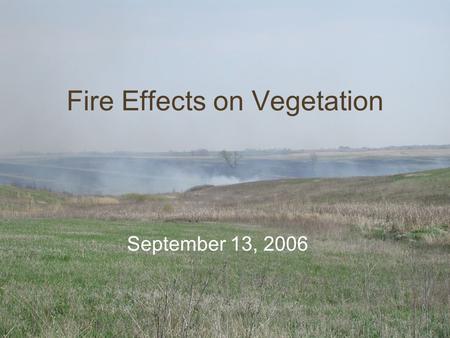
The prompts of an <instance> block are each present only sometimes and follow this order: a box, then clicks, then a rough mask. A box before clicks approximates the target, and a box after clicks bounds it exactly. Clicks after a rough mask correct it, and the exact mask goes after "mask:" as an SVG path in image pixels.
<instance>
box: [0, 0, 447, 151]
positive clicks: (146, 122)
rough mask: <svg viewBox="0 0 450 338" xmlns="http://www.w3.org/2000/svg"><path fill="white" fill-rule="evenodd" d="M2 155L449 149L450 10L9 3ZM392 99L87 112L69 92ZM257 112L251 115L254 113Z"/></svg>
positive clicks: (395, 4)
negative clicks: (373, 108)
mask: <svg viewBox="0 0 450 338" xmlns="http://www.w3.org/2000/svg"><path fill="white" fill-rule="evenodd" d="M0 41H1V47H0V48H1V50H0V51H1V53H0V91H1V94H0V95H1V100H0V153H4V152H15V151H84V150H89V151H113V150H128V151H164V150H189V149H197V148H209V149H242V148H284V147H287V148H297V149H298V148H322V147H338V146H353V147H360V146H386V145H406V144H449V143H450V110H449V107H450V2H449V1H447V0H445V1H444V0H442V1H437V0H432V1H412V0H404V1H395V0H382V1H370V2H369V1H356V0H355V1H345V0H343V1H260V0H253V1H242V0H240V1H224V0H222V1H167V0H165V1H119V0H117V1H111V0H108V1H58V0H54V1H45V0H41V1H36V0H30V1H21V0H0ZM70 88H80V89H88V90H89V91H90V92H91V93H93V94H103V95H113V96H115V97H120V92H121V90H122V89H124V88H136V89H146V88H149V89H156V90H158V92H159V93H161V94H163V93H165V94H170V95H175V94H178V93H184V92H185V91H186V90H188V89H189V90H191V91H192V92H194V93H195V94H201V95H205V96H207V97H212V96H214V95H216V94H221V93H226V94H229V95H233V94H242V95H243V96H244V97H248V98H249V99H250V96H249V94H250V91H251V90H252V89H258V90H265V89H271V90H272V91H273V92H276V93H279V94H282V95H300V96H304V95H307V94H315V93H317V91H318V90H322V91H326V92H330V93H334V92H336V93H338V92H340V91H341V90H348V89H351V90H352V91H353V92H354V93H362V94H366V95H369V94H378V95H382V96H383V103H384V107H383V112H381V113H380V112H363V113H361V112H353V113H348V112H347V113H345V112H338V113H336V112H333V113H332V112H328V113H325V112H307V113H304V114H301V115H299V116H297V117H289V116H287V115H286V114H284V113H282V112H273V111H266V112H257V111H255V110H254V109H246V110H245V111H243V112H222V113H220V112H216V111H212V110H208V111H203V112H187V111H183V112H122V111H121V110H120V105H119V107H118V108H117V107H116V109H115V111H114V112H83V111H72V112H68V110H67V90H68V89H70ZM248 106H249V107H251V105H248Z"/></svg>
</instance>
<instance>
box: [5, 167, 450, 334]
mask: <svg viewBox="0 0 450 338" xmlns="http://www.w3.org/2000/svg"><path fill="white" fill-rule="evenodd" d="M449 183H450V170H449V169H445V170H435V171H428V172H423V173H417V174H407V175H395V176H388V177H374V178H352V179H326V180H325V179H320V180H315V179H311V180H283V181H276V182H258V183H248V184H240V185H234V186H228V187H215V188H207V189H203V190H199V191H195V192H193V193H187V194H183V195H181V196H179V197H178V198H180V199H189V200H196V199H197V200H200V201H203V200H211V199H212V200H223V201H229V200H230V199H231V200H236V201H240V200H242V201H248V200H252V201H255V203H256V202H258V201H265V200H268V199H269V197H270V196H272V197H273V196H274V195H275V196H278V197H279V198H285V200H289V199H295V200H296V201H300V202H301V201H305V202H317V203H322V202H325V203H334V202H336V203H337V202H340V201H342V200H346V201H350V202H351V201H355V202H369V203H370V202H377V201H380V200H387V201H397V202H404V203H421V204H424V205H429V204H432V205H439V206H444V207H445V206H446V205H448V203H449V192H450V184H449ZM139 199H141V198H139ZM143 199H144V200H148V199H147V198H143ZM129 200H130V198H129V197H128V198H123V199H120V198H119V199H117V200H116V203H119V204H118V205H117V208H124V207H126V206H127V205H128V203H130V201H129ZM149 200H150V202H151V201H153V198H150V199H149ZM104 202H105V201H104V199H100V200H97V199H90V200H89V203H90V206H91V207H95V204H96V203H98V204H99V205H100V204H102V203H104ZM70 203H73V200H72V198H71V197H68V196H64V195H59V194H53V193H48V192H45V191H35V190H26V189H19V188H14V187H0V206H1V207H0V208H5V207H6V208H7V207H10V206H13V207H14V208H19V209H20V208H25V209H27V208H29V205H30V204H32V205H33V206H34V207H35V206H38V207H39V206H42V205H64V204H70ZM133 203H141V202H139V201H137V202H133ZM142 203H144V204H143V206H144V209H146V208H147V207H146V204H145V203H147V202H145V201H143V202H142ZM152 203H153V202H152ZM164 203H165V202H164ZM286 231H289V232H294V233H295V234H302V233H301V231H302V230H298V231H297V232H295V229H292V228H289V230H286V229H277V228H273V227H272V228H270V229H265V228H261V227H254V226H240V227H237V226H232V225H228V224H212V223H198V224H192V223H190V224H185V223H170V222H166V223H157V222H156V223H152V222H140V221H130V220H123V221H120V222H119V221H102V220H89V219H83V220H81V219H41V220H27V219H24V220H14V219H11V220H7V219H3V220H0V261H1V266H0V334H3V335H6V334H9V336H17V337H21V336H24V335H31V336H46V337H48V336H133V335H134V336H155V335H160V336H161V335H165V336H181V335H183V334H185V335H188V336H212V335H213V336H218V335H222V336H236V337H242V336H248V337H249V336H281V337H282V336H299V335H302V336H342V337H347V336H355V337H358V336H370V337H376V336H392V337H396V336H398V337H401V336H421V337H447V336H449V335H450V326H449V322H450V318H449V313H450V305H449V294H450V285H449V282H448V281H449V280H450V264H449V262H450V253H449V251H448V250H443V249H442V248H440V247H434V246H426V245H416V244H410V243H409V242H396V241H381V240H378V239H374V238H371V239H369V238H365V237H362V236H361V235H360V234H359V233H354V232H345V233H344V234H343V235H342V234H341V235H340V236H338V235H336V236H335V235H328V234H324V235H321V234H320V233H314V234H313V235H311V236H310V238H309V245H310V247H309V249H308V251H307V252H306V253H300V252H297V253H262V252H259V253H258V254H249V253H235V252H232V251H230V250H229V251H227V252H225V253H223V254H217V253H215V254H214V253H203V254H198V253H197V254H160V255H158V256H156V257H152V256H150V255H148V254H142V253H139V254H136V253H129V252H127V251H126V239H127V237H128V236H130V235H134V234H136V235H140V236H145V237H152V238H155V237H158V238H161V237H163V236H169V237H171V238H179V239H185V238H193V237H195V236H197V235H198V234H200V235H202V236H204V237H205V238H225V239H228V240H229V239H230V238H231V237H233V236H234V235H235V234H241V235H245V234H250V235H252V236H253V237H254V238H255V241H256V243H257V244H258V247H259V248H261V247H262V245H261V244H262V242H261V241H262V238H263V237H264V236H265V235H266V234H277V233H282V234H285V233H286Z"/></svg>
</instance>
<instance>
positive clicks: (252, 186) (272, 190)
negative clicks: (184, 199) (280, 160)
mask: <svg viewBox="0 0 450 338" xmlns="http://www.w3.org/2000/svg"><path fill="white" fill-rule="evenodd" d="M190 195H194V196H198V197H205V198H216V199H223V200H225V199H229V198H231V197H234V198H237V199H239V198H242V199H245V198H248V199H252V200H264V199H265V198H267V197H268V196H273V195H278V196H279V197H280V198H294V199H295V200H296V201H299V202H312V203H323V202H327V203H337V202H358V203H361V202H380V201H391V202H405V203H406V202H419V203H424V204H430V203H432V204H447V203H449V202H450V168H447V169H438V170H429V171H423V172H417V173H410V174H399V175H391V176H381V177H355V178H330V179H288V180H276V181H265V182H255V183H245V184H236V185H230V186H225V187H213V188H207V189H203V190H199V191H196V192H193V193H192V194H190Z"/></svg>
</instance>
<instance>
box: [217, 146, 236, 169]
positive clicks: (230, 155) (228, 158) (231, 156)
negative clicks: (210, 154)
mask: <svg viewBox="0 0 450 338" xmlns="http://www.w3.org/2000/svg"><path fill="white" fill-rule="evenodd" d="M219 155H220V157H222V159H223V160H224V161H225V163H226V164H228V166H229V167H230V168H233V169H234V168H236V167H237V165H238V163H239V160H240V159H241V157H242V156H241V154H239V152H237V151H226V150H222V151H221V152H220V153H219Z"/></svg>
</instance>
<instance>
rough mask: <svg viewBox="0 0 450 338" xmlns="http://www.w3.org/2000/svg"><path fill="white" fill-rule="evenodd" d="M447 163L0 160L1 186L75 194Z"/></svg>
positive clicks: (448, 162)
mask: <svg viewBox="0 0 450 338" xmlns="http://www.w3.org/2000/svg"><path fill="white" fill-rule="evenodd" d="M444 167H450V157H429V156H423V157H421V156H417V157H389V158H378V157H373V158H370V157H367V158H351V159H344V158H337V159H336V158H329V159H327V158H324V159H317V160H313V159H299V160H278V159H252V158H249V159H245V158H244V159H242V160H240V161H239V163H238V165H237V167H236V168H231V167H230V166H229V165H227V164H226V163H225V161H223V160H221V159H220V158H217V159H214V158H205V159H199V158H195V159H192V158H189V156H186V157H182V158H169V157H160V158H156V157H151V158H136V157H123V156H120V157H114V156H98V157H97V156H60V157H33V158H27V159H24V158H7V159H6V158H4V159H0V184H15V185H19V186H26V187H36V188H45V189H50V190H53V191H60V192H70V193H74V194H123V193H129V192H137V193H164V192H173V191H184V190H186V189H189V188H190V187H193V186H196V185H202V184H214V185H221V184H233V183H240V182H248V181H257V180H269V179H280V178H308V177H350V176H378V175H389V174H397V173H405V172H414V171H420V170H427V169H437V168H444Z"/></svg>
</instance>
